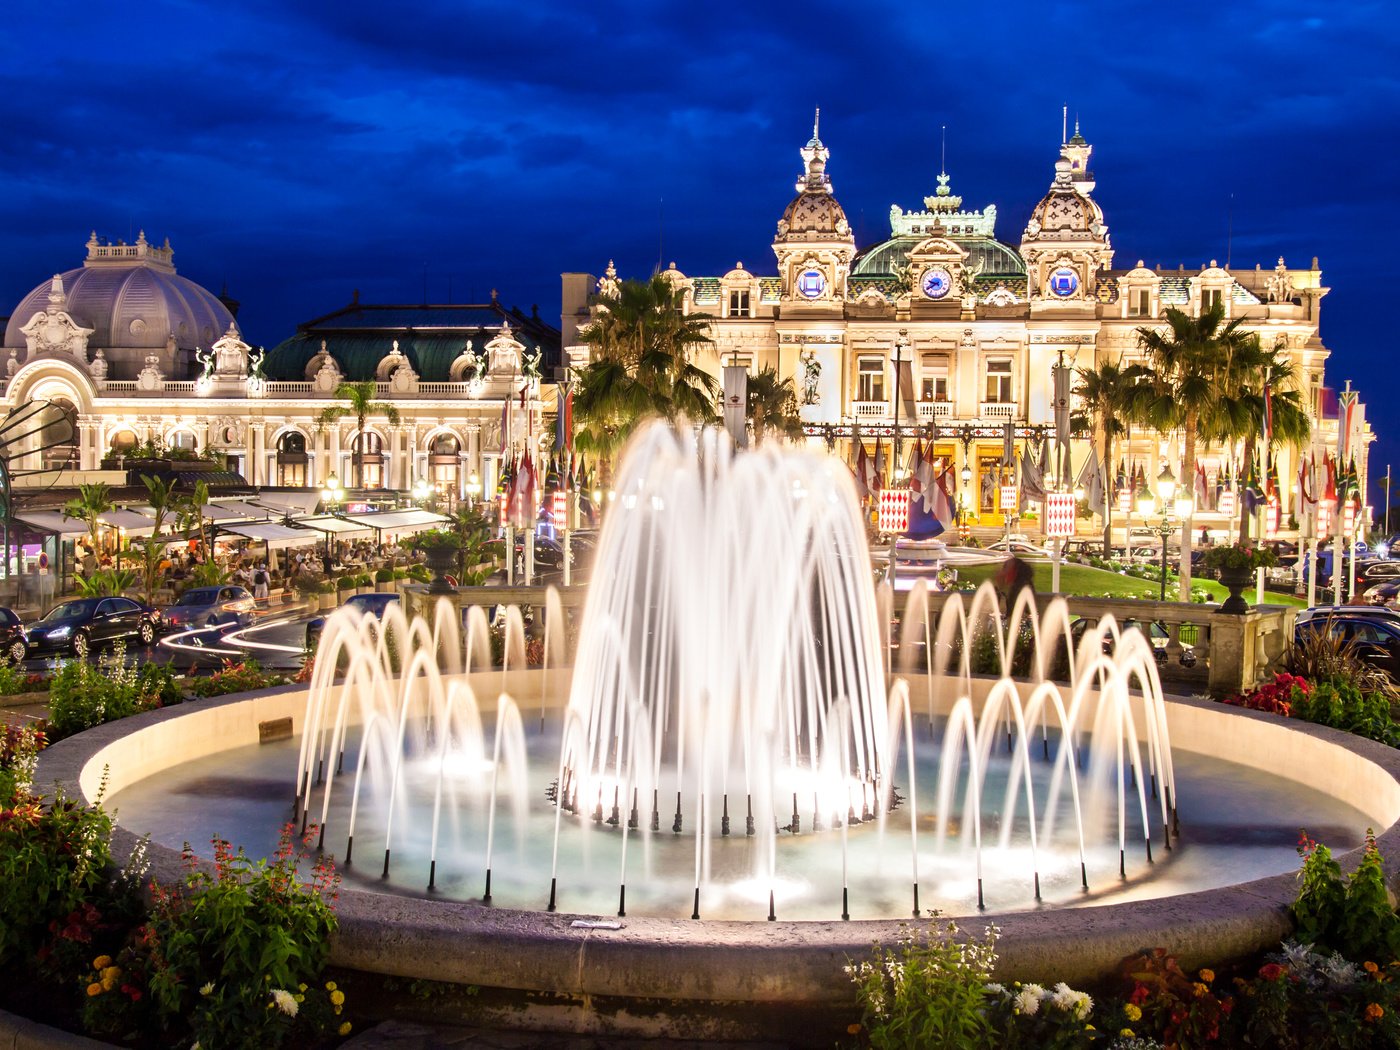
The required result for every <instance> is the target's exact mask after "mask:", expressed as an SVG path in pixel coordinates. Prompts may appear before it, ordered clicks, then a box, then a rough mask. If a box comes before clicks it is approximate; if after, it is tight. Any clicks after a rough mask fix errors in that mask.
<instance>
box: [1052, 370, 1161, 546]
mask: <svg viewBox="0 0 1400 1050" xmlns="http://www.w3.org/2000/svg"><path fill="white" fill-rule="evenodd" d="M1148 378H1149V377H1148V372H1147V369H1145V368H1144V367H1143V366H1142V365H1123V364H1122V363H1120V362H1113V361H1105V362H1104V363H1103V364H1101V365H1099V366H1098V367H1097V368H1089V369H1081V370H1080V372H1079V385H1078V386H1076V387H1075V388H1074V393H1075V394H1076V396H1078V398H1079V403H1080V406H1081V407H1080V410H1079V412H1077V413H1075V415H1073V416H1071V417H1070V426H1071V428H1072V429H1074V430H1084V429H1087V428H1088V427H1089V426H1092V427H1093V428H1094V429H1095V430H1097V431H1098V432H1099V433H1100V434H1101V435H1102V436H1103V472H1104V476H1105V477H1107V476H1108V472H1109V471H1111V470H1112V469H1113V439H1114V438H1115V437H1118V436H1119V435H1122V434H1126V433H1127V424H1128V423H1129V422H1130V421H1131V420H1132V419H1134V418H1135V417H1136V416H1137V414H1138V413H1139V412H1140V410H1141V409H1140V403H1141V401H1142V398H1143V394H1144V392H1145V390H1146V385H1145V384H1146V382H1147V380H1148ZM1112 515H1113V500H1112V499H1111V498H1110V494H1109V493H1108V492H1107V486H1105V492H1104V514H1103V551H1104V556H1105V557H1107V556H1108V552H1109V551H1110V550H1111V549H1112V531H1113V518H1112ZM1130 546H1131V544H1130Z"/></svg>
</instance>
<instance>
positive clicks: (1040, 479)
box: [1021, 449, 1045, 510]
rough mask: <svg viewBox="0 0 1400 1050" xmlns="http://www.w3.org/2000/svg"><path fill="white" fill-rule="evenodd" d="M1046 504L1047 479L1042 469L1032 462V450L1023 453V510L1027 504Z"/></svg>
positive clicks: (1025, 450)
mask: <svg viewBox="0 0 1400 1050" xmlns="http://www.w3.org/2000/svg"><path fill="white" fill-rule="evenodd" d="M1028 502H1031V503H1044V502H1045V477H1044V475H1042V474H1041V472H1040V468H1039V467H1037V466H1036V465H1035V463H1034V462H1032V461H1031V452H1030V449H1024V450H1023V451H1022V452H1021V509H1022V510H1025V508H1026V503H1028Z"/></svg>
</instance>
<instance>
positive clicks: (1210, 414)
mask: <svg viewBox="0 0 1400 1050" xmlns="http://www.w3.org/2000/svg"><path fill="white" fill-rule="evenodd" d="M1242 323H1243V318H1236V319H1235V320H1233V321H1231V322H1229V323H1228V324H1226V323H1225V307H1224V304H1223V303H1217V304H1216V305H1215V306H1212V307H1211V308H1210V309H1209V310H1205V311H1203V312H1202V313H1201V315H1200V316H1199V317H1192V316H1190V315H1189V314H1187V313H1184V312H1182V311H1181V310H1178V309H1176V308H1175V307H1168V308H1167V326H1168V330H1167V331H1166V332H1161V331H1157V330H1155V329H1151V328H1139V329H1138V344H1139V345H1140V346H1141V347H1142V349H1143V350H1145V351H1146V352H1147V356H1148V360H1149V362H1150V365H1151V369H1152V380H1151V384H1150V395H1149V396H1148V397H1147V398H1146V399H1145V401H1144V405H1143V416H1144V418H1145V419H1146V420H1147V422H1149V423H1150V424H1151V425H1152V426H1153V427H1155V428H1156V430H1157V431H1158V432H1159V433H1168V432H1170V431H1174V430H1179V431H1181V435H1182V453H1181V459H1182V462H1181V482H1182V484H1183V485H1187V486H1190V485H1191V484H1192V483H1193V479H1194V477H1195V472H1196V440H1197V438H1198V437H1200V436H1201V435H1202V434H1205V435H1207V436H1213V435H1218V434H1220V433H1221V431H1222V429H1223V428H1224V426H1225V423H1224V415H1225V412H1224V409H1223V408H1222V404H1223V402H1224V401H1225V400H1226V397H1227V395H1229V394H1230V393H1231V392H1232V383H1234V382H1237V381H1238V378H1239V376H1240V375H1241V369H1239V368H1236V367H1235V366H1233V365H1232V363H1231V362H1232V360H1233V359H1234V357H1235V355H1236V354H1237V353H1238V354H1240V355H1241V357H1240V363H1241V366H1243V364H1244V362H1245V361H1246V360H1247V357H1248V355H1249V354H1251V353H1254V352H1255V351H1256V349H1257V346H1258V336H1256V335H1252V334H1249V333H1247V332H1245V331H1243V330H1242V329H1241V327H1240V325H1241V324H1242ZM1191 519H1192V513H1191V511H1190V510H1188V511H1187V513H1186V516H1185V518H1184V520H1183V521H1182V529H1183V533H1182V534H1183V535H1184V536H1187V537H1189V536H1190V535H1191V533H1192V520H1191ZM1180 578H1181V593H1180V600H1181V601H1183V602H1185V601H1190V600H1191V544H1190V543H1189V542H1188V543H1183V544H1182V545H1181V567H1180Z"/></svg>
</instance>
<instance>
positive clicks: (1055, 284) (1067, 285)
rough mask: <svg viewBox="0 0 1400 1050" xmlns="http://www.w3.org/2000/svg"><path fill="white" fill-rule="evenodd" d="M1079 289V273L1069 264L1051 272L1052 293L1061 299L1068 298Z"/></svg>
mask: <svg viewBox="0 0 1400 1050" xmlns="http://www.w3.org/2000/svg"><path fill="white" fill-rule="evenodd" d="M1077 291H1079V274H1077V273H1075V272H1074V271H1073V270H1072V269H1070V268H1069V267H1068V266H1061V267H1060V268H1059V269H1057V270H1052V271H1051V273H1050V293H1051V294H1052V295H1058V296H1059V297H1060V298H1061V299H1068V298H1069V297H1070V296H1071V295H1073V294H1074V293H1075V292H1077Z"/></svg>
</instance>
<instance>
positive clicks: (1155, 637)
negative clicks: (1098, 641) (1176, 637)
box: [1069, 616, 1196, 667]
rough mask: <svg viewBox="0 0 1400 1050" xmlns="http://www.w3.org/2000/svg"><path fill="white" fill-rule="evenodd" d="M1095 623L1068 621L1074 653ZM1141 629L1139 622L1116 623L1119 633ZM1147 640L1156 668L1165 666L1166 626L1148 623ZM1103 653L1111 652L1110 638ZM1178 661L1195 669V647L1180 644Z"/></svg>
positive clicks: (1089, 621) (1183, 643)
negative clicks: (1150, 645) (1150, 646)
mask: <svg viewBox="0 0 1400 1050" xmlns="http://www.w3.org/2000/svg"><path fill="white" fill-rule="evenodd" d="M1096 622H1097V621H1095V620H1091V619H1089V618H1088V617H1084V616H1080V617H1076V618H1075V619H1074V620H1072V621H1070V625H1069V636H1070V638H1071V639H1072V640H1073V641H1074V648H1075V651H1076V652H1078V650H1079V643H1080V642H1081V641H1082V640H1083V638H1084V633H1085V632H1086V631H1088V630H1089V628H1090V627H1092V626H1093V625H1094V624H1095V623H1096ZM1142 629H1143V624H1142V622H1141V621H1139V620H1133V619H1125V620H1120V621H1119V622H1118V630H1119V632H1120V633H1126V632H1128V631H1141V630H1142ZM1147 640H1148V641H1149V642H1150V643H1151V644H1152V658H1153V659H1154V660H1156V662H1157V666H1158V667H1164V666H1166V663H1167V643H1168V642H1169V641H1170V640H1171V635H1170V634H1168V632H1167V628H1166V625H1164V624H1162V623H1159V622H1158V621H1156V620H1152V621H1150V622H1149V623H1148V624H1147ZM1103 651H1104V652H1105V653H1111V652H1112V651H1113V639H1112V637H1108V638H1105V639H1104V641H1103ZM1178 660H1179V661H1180V663H1181V666H1182V667H1195V666H1196V649H1195V647H1194V646H1192V645H1189V644H1187V643H1186V642H1182V643H1181V655H1180V656H1179V657H1178Z"/></svg>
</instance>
